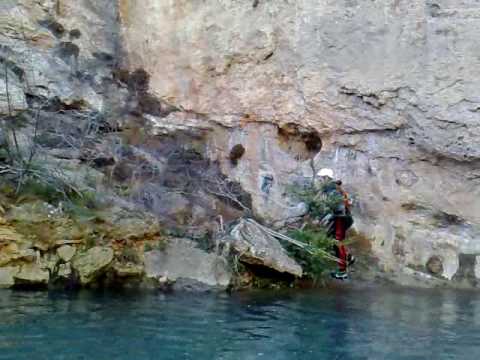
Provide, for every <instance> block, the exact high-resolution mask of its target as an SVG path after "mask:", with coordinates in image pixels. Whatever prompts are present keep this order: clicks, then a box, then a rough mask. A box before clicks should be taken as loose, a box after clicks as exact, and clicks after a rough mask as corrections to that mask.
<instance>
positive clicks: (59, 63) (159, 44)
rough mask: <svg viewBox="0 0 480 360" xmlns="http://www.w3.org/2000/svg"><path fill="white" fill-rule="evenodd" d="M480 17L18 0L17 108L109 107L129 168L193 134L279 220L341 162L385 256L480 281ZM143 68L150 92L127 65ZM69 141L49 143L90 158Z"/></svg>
mask: <svg viewBox="0 0 480 360" xmlns="http://www.w3.org/2000/svg"><path fill="white" fill-rule="evenodd" d="M479 17H480V5H479V4H478V2H477V1H474V0H455V1H453V0H431V1H420V0H409V1H407V0H385V1H370V0H368V1H367V0H315V1H313V0H282V1H272V0H251V1H250V0H241V1H240V0H204V1H193V0H175V1H173V0H172V1H166V0H142V1H133V0H118V1H107V0H100V1H93V0H75V1H74V0H3V1H2V2H1V3H0V67H1V69H0V70H1V71H0V116H5V115H7V114H8V113H10V112H11V113H13V114H15V113H19V112H21V111H23V110H25V109H26V108H27V107H29V106H31V105H32V103H34V104H38V103H42V102H43V101H46V100H48V101H49V102H52V103H55V104H56V105H55V106H54V107H52V108H49V109H46V110H45V112H46V114H45V118H46V119H54V118H55V117H56V116H59V115H58V114H60V115H61V116H64V117H70V116H71V117H72V119H73V120H72V122H73V123H75V124H76V123H79V122H81V120H78V119H81V117H79V116H78V114H77V113H76V112H77V111H79V112H82V111H84V112H85V111H88V114H89V116H90V115H91V114H92V113H94V114H96V115H98V114H99V115H101V116H100V118H101V119H102V121H103V120H105V121H106V122H107V125H105V126H104V128H105V129H107V130H108V129H110V130H108V131H110V133H108V134H106V135H105V134H104V138H102V140H101V141H102V144H100V145H99V144H96V145H95V146H96V147H94V148H93V150H92V152H93V153H94V154H99V155H101V156H102V159H100V160H102V161H100V160H99V162H98V164H102V163H103V164H104V167H105V168H106V169H101V171H103V172H104V174H105V175H106V176H109V174H110V175H111V174H114V175H115V174H117V177H119V178H121V179H124V178H128V176H129V175H128V174H129V173H130V172H132V171H130V170H131V169H134V168H135V166H134V165H135V164H133V163H134V162H135V161H136V159H141V161H140V160H139V162H141V164H144V163H150V164H156V166H157V165H158V168H161V169H164V166H166V165H165V164H167V163H168V161H167V160H168V157H167V156H166V155H165V153H167V152H168V151H167V150H168V149H166V150H165V149H163V148H162V149H160V150H159V148H160V147H162V146H163V147H164V148H166V145H165V144H167V143H168V141H170V140H168V141H167V140H166V139H170V136H171V135H172V134H177V133H178V132H181V133H182V134H189V136H190V137H186V138H185V139H187V140H185V141H186V143H185V148H188V149H187V150H188V151H190V152H193V153H195V152H196V151H197V150H198V149H200V148H201V152H202V156H204V155H205V156H207V157H208V158H209V159H210V160H217V161H218V162H219V164H220V169H221V170H222V172H223V173H224V174H225V175H227V176H228V177H229V178H230V179H231V180H232V181H237V182H238V183H240V184H241V186H242V188H243V189H244V190H245V191H247V192H248V193H250V194H251V197H252V199H251V202H252V204H253V208H254V211H255V213H256V215H258V216H260V217H262V218H264V219H265V220H266V221H267V222H270V223H276V222H283V221H285V219H287V218H290V217H295V216H298V215H299V214H301V213H302V212H303V211H304V209H303V208H302V206H298V204H297V203H295V201H293V199H291V198H290V197H289V196H288V191H287V190H286V188H287V185H289V184H291V183H293V182H294V181H297V180H299V179H302V178H308V177H311V176H312V171H313V169H319V168H321V167H324V166H328V167H332V168H333V169H334V170H335V172H336V175H337V177H339V178H342V179H343V180H344V182H345V184H346V188H347V190H349V191H350V192H351V193H353V194H355V197H356V199H355V200H356V206H355V213H356V214H355V215H356V224H355V226H356V228H357V230H358V231H360V232H362V233H363V234H365V235H366V236H368V237H369V238H370V239H371V241H372V249H373V253H374V255H376V256H377V257H379V258H380V260H381V263H382V265H383V266H384V268H385V270H399V269H407V268H408V269H410V270H411V269H414V270H418V269H420V270H422V271H427V264H432V263H435V264H436V266H435V267H434V268H435V269H440V270H438V274H437V275H440V276H442V277H444V278H447V279H454V280H459V281H461V280H463V279H464V278H466V277H467V278H468V279H467V280H469V281H470V283H471V284H475V283H476V279H475V274H478V273H479V271H478V266H477V265H478V263H479V261H478V259H479V258H478V256H479V255H480V230H479V227H480V200H478V198H479V195H480V186H479V183H480V170H479V169H480V167H479V165H480V146H479V145H478V144H477V138H478V136H479V134H480V121H479V120H480V119H479V117H480V111H479V109H480V105H479V104H480V90H479V89H478V86H477V84H478V81H479V80H480V70H479V69H480V67H479V66H478V65H479V62H480V58H479V57H478V53H479V51H480V48H479V47H480V45H479V44H478V41H477V34H478V31H479V28H480V22H479V21H478V18H479ZM138 69H141V70H145V71H146V74H148V75H149V76H150V86H149V88H148V89H147V90H148V93H146V90H145V89H143V87H142V89H140V90H141V91H140V92H139V88H138V86H133V85H135V84H133V85H132V82H131V79H128V76H129V75H128V73H125V71H126V70H129V71H131V72H132V71H135V70H138ZM142 74H143V72H137V75H140V79H141V76H142ZM126 75H128V76H127V77H125V76H126ZM137 80H138V78H137ZM7 83H8V87H9V94H8V96H7V93H6V87H7ZM137 85H138V84H137ZM143 85H144V84H143ZM143 85H142V86H143ZM139 95H145V99H147V100H148V101H143V103H142V102H141V99H140V100H139V97H141V96H139ZM146 95H148V96H146ZM8 98H10V101H8ZM53 100H55V101H53ZM58 104H60V105H58ZM139 109H140V110H142V109H144V110H145V109H147V113H148V115H146V114H145V113H141V111H140V113H139ZM72 113H74V114H73V115H72ZM80 115H82V114H80ZM42 116H43V115H42ZM102 126H103V125H102ZM112 129H115V130H116V131H118V134H117V133H115V132H112V131H111V130H112ZM107 130H105V131H107ZM108 131H107V132H108ZM127 133H128V134H127ZM127 135H128V136H129V137H130V143H128V144H127V145H128V146H129V147H128V146H127V147H125V139H124V138H125V137H126V136H127ZM0 136H2V134H1V133H0ZM23 136H24V137H28V134H23ZM162 136H164V137H165V138H163V137H162ZM182 136H183V135H182ZM132 138H134V141H133V140H131V139H132ZM179 139H182V137H181V136H180V137H179ZM191 139H195V141H191ZM199 144H200V145H199ZM239 145H241V146H242V148H243V149H244V152H243V153H242V156H241V157H239V158H238V159H236V160H235V161H234V162H232V160H231V150H232V149H233V148H235V146H239ZM237 148H238V147H237ZM125 149H127V150H128V151H127V150H125ZM61 150H62V151H61V154H60V155H59V153H60V152H59V150H58V149H51V150H49V152H48V154H49V156H50V155H51V156H60V157H61V158H62V161H63V160H65V162H68V163H75V164H77V163H79V162H80V160H81V159H80V160H79V159H78V158H76V156H77V155H75V154H72V152H71V151H65V149H61ZM162 151H163V152H164V153H162ZM198 151H199V150H198ZM52 154H53V155H52ZM159 154H160V155H159ZM165 159H167V160H165ZM111 163H114V164H115V165H108V164H111ZM105 164H107V165H105ZM125 164H126V165H125ZM159 164H160V165H161V166H160V165H159ZM121 165H124V166H123V170H122V166H121ZM127 165H128V166H127ZM167 165H168V164H167ZM108 166H111V167H112V166H113V168H110V167H108ZM142 166H143V165H142ZM182 166H183V164H182ZM120 170H122V171H120ZM172 171H173V170H170V172H172ZM163 173H165V171H163ZM119 174H120V175H121V176H120V175H119ZM170 175H171V174H170ZM157 180H158V183H156V184H148V185H149V186H151V188H152V189H153V190H151V191H150V192H145V194H143V195H142V196H143V200H145V201H147V200H149V201H150V202H152V199H151V198H152V197H155V196H156V197H155V199H157V197H159V196H160V195H159V192H158V189H159V188H158V186H159V185H158V184H161V186H164V185H163V183H161V182H162V181H164V180H165V179H163V180H162V179H160V178H158V179H157V178H155V181H157ZM170 180H171V179H170ZM164 182H168V181H166V180H165V181H164ZM170 182H171V181H170ZM123 185H124V184H123ZM147 193H148V194H147ZM147 195H149V197H148V198H147ZM176 197H177V200H176V201H174V202H172V204H173V205H172V206H173V207H175V206H177V205H178V204H184V205H183V210H182V211H185V212H188V211H190V210H191V209H196V213H202V212H205V211H204V209H203V210H202V209H201V208H200V207H198V206H196V207H194V206H193V205H192V204H191V203H189V202H188V201H187V200H186V199H185V198H184V197H182V195H176ZM209 201H210V200H209ZM154 202H158V203H160V204H161V205H162V206H163V207H165V206H164V203H165V202H163V201H161V199H159V200H158V201H157V200H155V201H154ZM210 202H211V203H213V204H214V205H212V208H214V209H217V208H219V206H220V205H218V201H213V200H212V201H210ZM161 210H162V211H161V213H162V214H163V213H169V212H170V211H169V209H164V208H162V209H161ZM210 210H211V209H210ZM192 211H193V210H192ZM158 212H159V213H160V210H159V211H158ZM172 212H173V213H175V211H172ZM187 215H188V214H187ZM190 215H191V214H190ZM190 215H188V216H186V218H192V217H195V216H190ZM197 215H198V214H197ZM197 217H198V216H197ZM201 218H202V217H201ZM202 219H203V218H202ZM210 220H211V219H210ZM199 222H200V223H203V222H204V221H203V220H201V221H199ZM432 259H433V260H434V261H433V260H432ZM430 268H432V267H431V266H430ZM410 270H409V271H410ZM12 271H13V270H12ZM12 271H11V269H9V270H8V269H7V270H3V273H2V274H3V275H2V276H7V275H8V274H10V273H11V272H12ZM7 273H8V274H7ZM5 274H7V275H5ZM10 275H11V274H10ZM10 275H8V276H7V277H9V276H10Z"/></svg>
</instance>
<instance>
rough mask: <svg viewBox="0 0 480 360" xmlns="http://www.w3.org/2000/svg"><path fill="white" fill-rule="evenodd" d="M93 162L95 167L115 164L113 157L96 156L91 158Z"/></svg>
mask: <svg viewBox="0 0 480 360" xmlns="http://www.w3.org/2000/svg"><path fill="white" fill-rule="evenodd" d="M93 164H94V165H95V166H96V167H106V166H112V165H115V159H114V158H113V157H97V158H95V159H93Z"/></svg>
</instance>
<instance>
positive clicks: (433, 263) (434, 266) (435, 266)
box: [425, 255, 443, 275]
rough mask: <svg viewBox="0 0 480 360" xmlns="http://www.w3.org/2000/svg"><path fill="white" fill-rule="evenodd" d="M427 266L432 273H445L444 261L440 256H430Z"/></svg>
mask: <svg viewBox="0 0 480 360" xmlns="http://www.w3.org/2000/svg"><path fill="white" fill-rule="evenodd" d="M425 266H426V268H427V270H428V272H429V273H430V274H433V275H441V274H442V273H443V261H442V259H441V258H440V257H439V256H436V255H434V256H432V257H430V258H429V259H428V261H427V264H426V265H425Z"/></svg>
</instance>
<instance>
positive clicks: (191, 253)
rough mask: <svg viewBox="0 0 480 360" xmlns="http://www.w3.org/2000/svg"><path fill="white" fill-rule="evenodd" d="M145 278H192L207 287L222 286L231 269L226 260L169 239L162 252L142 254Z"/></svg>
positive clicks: (182, 242)
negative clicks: (143, 255)
mask: <svg viewBox="0 0 480 360" xmlns="http://www.w3.org/2000/svg"><path fill="white" fill-rule="evenodd" d="M145 272H146V277H147V278H155V279H158V280H162V282H168V281H173V282H175V281H177V280H179V279H183V280H182V282H185V281H186V282H188V281H193V282H195V283H201V284H204V285H207V286H209V287H219V288H225V287H227V286H228V285H229V284H230V280H231V272H230V269H229V266H228V264H227V262H226V260H225V259H224V258H223V257H220V256H217V255H215V254H210V253H207V252H205V251H203V250H201V249H199V248H197V247H196V244H195V243H193V242H192V241H189V240H184V239H171V240H170V241H169V243H168V245H167V248H166V249H165V250H164V251H159V250H153V251H149V252H146V253H145Z"/></svg>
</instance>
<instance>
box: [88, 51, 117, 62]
mask: <svg viewBox="0 0 480 360" xmlns="http://www.w3.org/2000/svg"><path fill="white" fill-rule="evenodd" d="M93 56H94V57H95V58H96V59H98V60H100V61H103V62H112V61H113V60H114V57H113V55H112V54H109V53H106V52H96V53H93Z"/></svg>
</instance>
